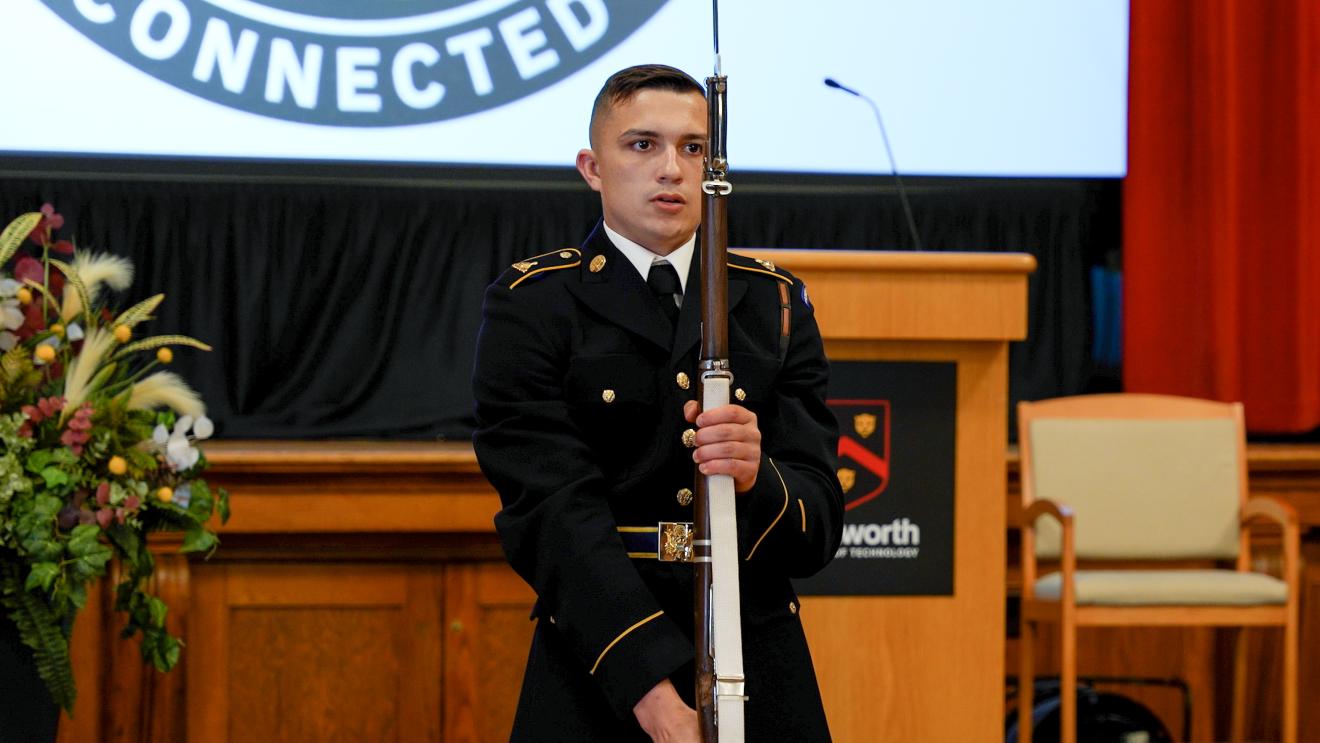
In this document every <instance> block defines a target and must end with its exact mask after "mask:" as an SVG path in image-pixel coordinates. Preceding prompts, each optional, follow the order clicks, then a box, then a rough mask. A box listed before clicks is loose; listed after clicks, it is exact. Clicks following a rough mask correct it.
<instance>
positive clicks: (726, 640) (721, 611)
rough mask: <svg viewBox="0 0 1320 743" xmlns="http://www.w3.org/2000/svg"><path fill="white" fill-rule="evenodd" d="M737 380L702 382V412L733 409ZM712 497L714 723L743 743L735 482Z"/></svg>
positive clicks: (720, 483)
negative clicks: (732, 393) (731, 391)
mask: <svg viewBox="0 0 1320 743" xmlns="http://www.w3.org/2000/svg"><path fill="white" fill-rule="evenodd" d="M732 381H733V380H732V378H731V377H730V376H729V375H728V373H727V372H723V373H721V372H714V373H710V374H707V375H705V376H704V377H703V380H702V400H701V405H702V409H703V410H713V409H715V408H718V407H720V406H723V405H728V404H729V387H730V386H731V384H732ZM706 491H707V492H708V493H709V495H710V507H709V514H710V541H711V545H710V559H711V566H710V572H711V581H710V583H711V586H710V590H711V606H712V607H713V611H712V612H711V621H712V623H713V625H714V626H713V627H712V632H711V635H710V636H711V642H712V644H713V646H714V647H712V648H711V652H712V654H713V655H714V658H715V715H716V717H715V719H716V724H717V726H718V728H717V729H718V731H719V739H720V740H719V743H742V741H743V702H745V701H746V700H747V697H746V695H745V694H744V678H743V654H742V648H743V645H742V617H741V610H740V609H739V595H740V591H739V586H738V518H737V506H736V504H735V503H734V498H735V493H734V488H733V478H732V477H730V476H729V475H709V476H707V477H706Z"/></svg>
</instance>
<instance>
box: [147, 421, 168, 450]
mask: <svg viewBox="0 0 1320 743" xmlns="http://www.w3.org/2000/svg"><path fill="white" fill-rule="evenodd" d="M151 440H152V441H154V442H155V443H156V445H157V446H164V445H165V444H167V443H169V440H170V430H169V429H168V428H166V427H165V424H164V423H157V424H156V427H155V428H153V429H152V430H151Z"/></svg>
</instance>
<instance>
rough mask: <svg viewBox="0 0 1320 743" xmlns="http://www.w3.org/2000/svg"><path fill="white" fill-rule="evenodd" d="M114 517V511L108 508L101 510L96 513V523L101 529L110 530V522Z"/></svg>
mask: <svg viewBox="0 0 1320 743" xmlns="http://www.w3.org/2000/svg"><path fill="white" fill-rule="evenodd" d="M114 517H115V512H114V511H112V510H110V509H108V508H102V509H101V510H99V511H97V512H96V523H97V524H99V525H100V526H101V528H102V529H108V528H110V521H111V520H112V519H114Z"/></svg>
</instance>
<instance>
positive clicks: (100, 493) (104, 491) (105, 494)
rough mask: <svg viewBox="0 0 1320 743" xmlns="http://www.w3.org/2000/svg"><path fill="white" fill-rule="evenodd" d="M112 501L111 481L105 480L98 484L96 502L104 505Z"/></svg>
mask: <svg viewBox="0 0 1320 743" xmlns="http://www.w3.org/2000/svg"><path fill="white" fill-rule="evenodd" d="M109 502H110V483H108V482H103V483H101V484H100V485H97V486H96V504H97V505H99V506H104V505H106V504H108V503H109Z"/></svg>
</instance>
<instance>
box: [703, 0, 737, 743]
mask: <svg viewBox="0 0 1320 743" xmlns="http://www.w3.org/2000/svg"><path fill="white" fill-rule="evenodd" d="M711 2H712V6H713V21H714V27H715V71H714V74H713V75H712V76H710V77H708V78H706V120H707V131H706V138H707V139H706V158H705V177H704V179H703V180H702V183H701V191H702V193H703V194H704V195H705V196H704V198H703V199H702V203H701V254H700V256H701V257H700V265H701V358H700V364H699V367H698V368H699V371H700V373H699V375H698V381H697V399H698V400H700V401H701V408H702V410H709V409H712V408H717V407H720V406H722V405H727V404H728V403H729V389H730V387H731V386H732V385H733V374H732V372H731V371H730V370H729V301H728V300H729V296H728V295H729V269H728V253H729V230H728V201H727V198H728V196H729V193H730V192H732V191H733V186H732V184H730V183H729V182H728V181H727V180H726V179H725V176H726V175H727V171H728V161H727V152H726V145H727V141H726V140H727V137H726V135H727V129H726V126H727V112H726V108H725V107H726V103H727V100H728V98H727V96H728V79H727V78H726V77H725V76H724V75H723V74H722V73H721V70H720V32H719V0H711ZM695 490H696V498H695V506H694V512H693V519H694V525H693V530H694V532H695V534H694V535H693V537H694V539H693V546H694V547H695V549H696V553H697V554H696V566H695V568H696V580H695V592H696V597H695V599H696V601H695V609H694V610H695V614H696V616H695V617H694V619H695V624H696V633H695V634H696V648H697V653H696V655H697V660H696V674H697V678H696V702H697V714H698V717H699V721H700V727H701V739H702V741H704V743H742V740H743V702H744V701H746V699H747V697H746V696H745V694H744V682H745V679H744V677H743V663H742V617H741V616H740V610H739V589H738V529H737V520H736V512H735V505H734V497H735V493H734V488H733V478H732V477H731V476H729V475H709V476H703V475H701V474H700V473H697V476H696V488H695Z"/></svg>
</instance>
